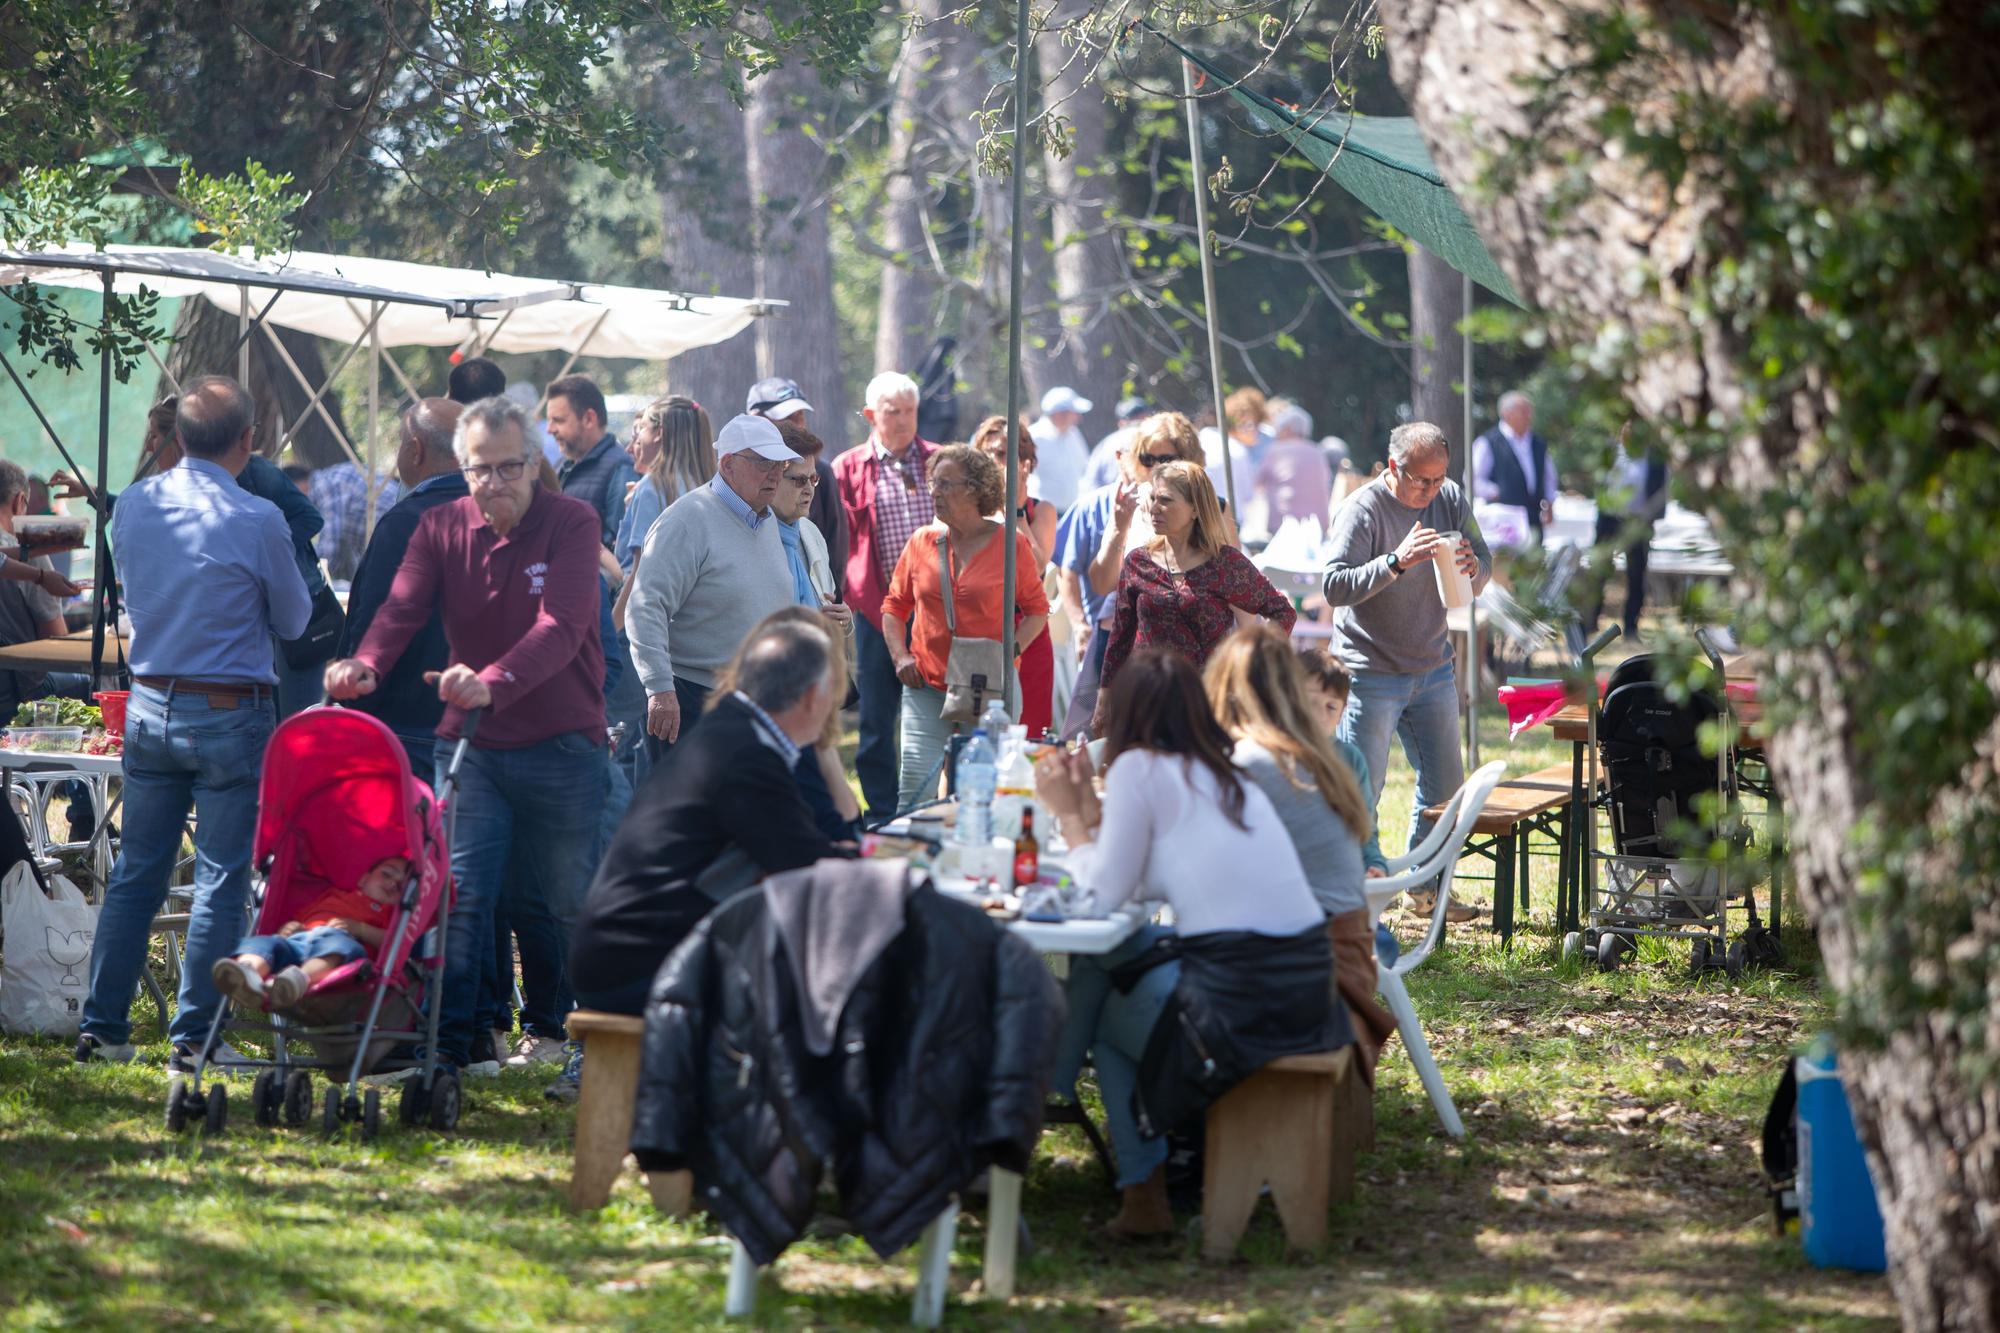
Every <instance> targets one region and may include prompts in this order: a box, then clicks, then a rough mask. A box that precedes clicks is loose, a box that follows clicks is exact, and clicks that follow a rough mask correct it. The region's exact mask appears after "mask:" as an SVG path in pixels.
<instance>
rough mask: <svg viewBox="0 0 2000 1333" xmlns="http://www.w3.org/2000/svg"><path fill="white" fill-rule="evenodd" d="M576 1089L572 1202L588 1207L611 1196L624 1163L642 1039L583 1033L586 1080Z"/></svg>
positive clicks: (582, 1208) (580, 1208) (583, 1208)
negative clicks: (589, 1035)
mask: <svg viewBox="0 0 2000 1333" xmlns="http://www.w3.org/2000/svg"><path fill="white" fill-rule="evenodd" d="M577 1091H578V1096H577V1103H576V1163H575V1166H574V1167H573V1168H572V1170H571V1174H570V1180H569V1206H570V1207H572V1208H574V1209H576V1210H577V1211H578V1212H585V1211H588V1210H589V1209H592V1208H602V1207H603V1206H604V1205H605V1204H606V1203H608V1202H610V1200H611V1187H612V1186H613V1185H615V1184H617V1183H618V1173H619V1172H620V1171H622V1170H624V1168H625V1152H626V1149H627V1147H628V1146H629V1145H630V1143H631V1141H632V1110H633V1107H634V1105H635V1103H636V1102H637V1100H638V1096H639V1042H638V1040H637V1039H636V1038H631V1039H626V1038H619V1037H614V1036H611V1035H609V1034H605V1035H600V1036H598V1037H596V1038H594V1039H593V1038H585V1039H584V1060H583V1083H582V1086H581V1087H580V1088H579V1089H578V1090H577ZM654 1197H655V1198H657V1197H658V1195H657V1194H656V1195H655V1196H654Z"/></svg>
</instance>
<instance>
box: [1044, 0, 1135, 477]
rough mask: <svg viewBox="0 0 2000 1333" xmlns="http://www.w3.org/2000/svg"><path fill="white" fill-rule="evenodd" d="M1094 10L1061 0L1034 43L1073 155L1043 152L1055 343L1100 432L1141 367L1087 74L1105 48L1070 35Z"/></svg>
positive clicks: (1104, 117) (1111, 183)
mask: <svg viewBox="0 0 2000 1333" xmlns="http://www.w3.org/2000/svg"><path fill="white" fill-rule="evenodd" d="M1089 9H1090V5H1089V4H1088V3H1085V0H1065V3H1063V4H1060V5H1058V6H1057V7H1056V10H1055V12H1054V13H1053V14H1052V15H1051V16H1050V17H1049V19H1048V21H1047V23H1046V25H1045V27H1044V30H1043V32H1042V33H1041V35H1040V36H1039V37H1038V38H1037V39H1036V43H1035V48H1036V57H1037V59H1038V61H1039V63H1040V65H1041V73H1042V100H1043V106H1044V107H1045V108H1052V109H1054V110H1055V112H1056V114H1059V115H1061V116H1064V117H1066V118H1067V119H1068V121H1069V125H1070V131H1071V135H1070V152H1069V153H1068V154H1067V155H1066V156H1065V155H1060V154H1057V153H1054V152H1049V153H1045V154H1044V170H1045V171H1046V172H1047V173H1048V200H1049V223H1050V226H1051V228H1052V230H1053V232H1054V235H1055V253H1054V266H1055V288H1056V295H1057V297H1058V298H1059V300H1060V302H1061V309H1062V341H1061V346H1060V348H1058V349H1055V350H1056V351H1058V352H1059V353H1060V355H1061V357H1062V361H1063V362H1066V372H1067V373H1066V376H1065V378H1066V379H1067V381H1068V384H1069V386H1070V387H1071V388H1073V389H1075V390H1076V391H1077V392H1078V393H1080V394H1082V395H1083V396H1084V397H1086V398H1088V399H1090V401H1091V404H1092V410H1091V413H1090V415H1089V417H1088V418H1087V419H1086V420H1087V424H1086V426H1085V428H1084V429H1085V434H1086V435H1089V436H1091V437H1092V438H1095V437H1096V436H1098V435H1102V434H1104V433H1106V432H1108V431H1109V430H1110V429H1111V427H1112V426H1113V425H1114V424H1115V421H1114V419H1113V416H1112V410H1113V405H1114V404H1115V402H1116V401H1117V398H1118V394H1119V392H1120V390H1121V389H1122V388H1123V386H1124V384H1125V380H1126V378H1127V376H1128V375H1129V374H1130V373H1131V372H1132V369H1133V367H1132V366H1131V365H1130V363H1129V358H1128V357H1127V355H1126V350H1125V348H1124V340H1123V339H1122V338H1121V337H1120V336H1119V332H1120V331H1119V327H1118V315H1117V312H1116V298H1117V293H1118V291H1119V289H1120V288H1121V287H1122V285H1123V278H1124V270H1123V265H1122V264H1121V263H1120V262H1119V258H1118V248H1117V246H1116V244H1115V243H1114V242H1113V240H1112V236H1111V225H1112V222H1111V219H1112V215H1113V213H1114V211H1115V205H1116V202H1117V201H1116V199H1115V198H1114V197H1113V195H1114V190H1115V188H1116V182H1117V180H1118V175H1117V173H1116V172H1115V171H1112V170H1110V169H1109V165H1110V163H1111V161H1112V155H1111V153H1110V152H1109V149H1108V144H1109V140H1110V109H1109V108H1108V107H1107V106H1106V105H1105V101H1104V94H1103V92H1102V90H1101V89H1100V88H1099V87H1098V85H1097V84H1096V83H1094V82H1093V83H1091V84H1089V85H1088V86H1086V85H1085V83H1084V78H1085V76H1086V75H1088V74H1089V73H1090V72H1091V71H1092V70H1093V69H1094V68H1095V67H1096V65H1097V60H1098V55H1097V53H1096V52H1094V51H1093V50H1091V49H1089V48H1085V47H1080V46H1076V45H1067V46H1066V45H1064V43H1063V33H1062V25H1063V24H1064V23H1066V22H1068V21H1069V20H1071V19H1073V18H1075V17H1078V16H1080V15H1082V14H1084V13H1086V12H1088V10H1089ZM1058 364H1061V363H1058ZM1052 369H1053V367H1052Z"/></svg>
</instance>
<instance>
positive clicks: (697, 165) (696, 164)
mask: <svg viewBox="0 0 2000 1333" xmlns="http://www.w3.org/2000/svg"><path fill="white" fill-rule="evenodd" d="M659 96H660V97H661V98H662V99H663V100H665V101H666V102H667V103H668V108H667V109H668V111H669V112H670V113H671V114H672V115H673V116H674V117H676V118H678V119H680V120H682V121H683V122H685V123H686V125H687V127H688V136H687V142H688V144H689V145H690V146H691V152H690V155H689V156H688V157H686V158H684V159H682V160H680V161H678V162H676V163H674V164H672V165H671V166H670V168H669V170H668V174H667V183H666V185H665V187H664V188H663V189H662V191H661V195H660V208H661V213H662V231H663V233H664V236H665V244H664V246H663V247H662V248H663V250H664V252H665V258H666V261H667V264H668V266H669V268H670V269H671V270H672V275H671V280H672V282H673V285H674V287H675V288H676V289H677V290H679V291H683V292H691V293H693V294H695V295H700V296H756V295H760V293H759V292H758V289H757V259H756V232H755V215H754V213H753V212H752V210H751V207H750V179H749V174H748V172H747V171H746V170H745V166H744V163H745V161H746V159H747V158H748V155H749V154H748V142H747V140H746V138H745V134H744V114H743V112H742V111H741V110H739V109H738V108H737V107H736V106H735V105H734V104H733V103H731V102H730V100H729V97H728V94H727V93H726V92H725V91H724V89H723V86H722V83H721V80H720V78H719V77H718V76H717V75H716V74H715V71H714V69H713V66H704V67H703V69H702V70H701V71H700V72H698V73H695V74H686V73H682V74H678V75H675V76H670V77H666V78H663V79H662V80H661V82H660V91H659ZM767 318H783V316H770V317H767ZM764 322H765V321H764V320H758V321H755V324H753V326H752V327H753V328H754V327H755V325H756V324H762V323H764ZM757 379H758V375H757V335H756V334H755V333H753V332H751V331H750V330H749V329H746V330H744V331H743V332H741V333H738V334H737V335H736V336H735V337H733V338H730V339H729V340H728V341H726V342H720V343H716V344H715V345H713V346H711V347H697V348H695V349H694V350H693V351H688V352H683V353H681V354H680V355H679V356H677V357H675V358H674V359H673V360H671V361H669V362H667V383H666V388H667V389H668V391H670V392H672V393H681V394H686V395H688V396H689V397H690V398H693V399H694V400H695V401H696V402H698V403H700V404H701V405H702V406H703V407H704V408H706V409H707V410H708V415H709V419H710V420H711V421H712V422H713V423H714V425H715V428H716V429H718V430H720V429H721V428H722V423H723V422H725V421H727V420H729V419H730V418H731V417H733V416H735V415H737V414H738V413H739V412H741V411H742V410H743V404H744V401H745V399H746V397H747V395H748V394H749V392H750V386H751V385H752V384H754V383H756V382H757ZM814 405H815V406H817V405H818V404H817V402H815V404H814Z"/></svg>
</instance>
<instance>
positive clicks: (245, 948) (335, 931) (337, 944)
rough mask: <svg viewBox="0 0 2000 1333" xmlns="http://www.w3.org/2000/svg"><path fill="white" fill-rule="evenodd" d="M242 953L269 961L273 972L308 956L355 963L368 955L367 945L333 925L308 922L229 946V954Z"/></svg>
mask: <svg viewBox="0 0 2000 1333" xmlns="http://www.w3.org/2000/svg"><path fill="white" fill-rule="evenodd" d="M246 953H250V954H255V955H257V956H258V957H259V958H261V959H263V960H264V961H265V962H267V963H269V964H270V965H271V970H272V971H273V972H281V971H283V970H284V969H285V968H288V967H299V966H301V965H302V964H304V963H305V962H306V960H307V959H309V958H334V959H338V960H339V964H345V963H358V962H360V961H361V960H362V959H364V958H366V957H367V956H368V949H367V946H365V945H363V944H362V943H361V941H360V940H357V939H355V938H354V937H353V936H352V935H350V934H348V933H347V932H346V931H344V930H342V929H340V928H339V927H337V926H308V927H307V928H306V929H304V930H300V931H295V932H293V933H292V934H290V935H252V936H250V937H249V938H248V939H246V940H243V941H241V942H240V943H239V944H237V946H236V947H235V948H234V949H232V950H230V956H231V957H237V956H240V955H243V954H246ZM339 964H336V966H338V965H339Z"/></svg>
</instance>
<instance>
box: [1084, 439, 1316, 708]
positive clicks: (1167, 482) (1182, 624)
mask: <svg viewBox="0 0 2000 1333" xmlns="http://www.w3.org/2000/svg"><path fill="white" fill-rule="evenodd" d="M1147 507H1148V510H1149V512H1150V514H1151V517H1152V523H1153V534H1154V535H1153V539H1152V540H1151V541H1150V542H1147V543H1146V545H1145V546H1143V547H1141V548H1140V549H1138V550H1136V551H1133V552H1132V553H1131V554H1130V555H1127V556H1126V557H1125V563H1124V565H1123V566H1122V567H1121V568H1120V570H1119V572H1118V593H1117V598H1118V601H1117V609H1116V611H1114V612H1113V614H1112V617H1111V637H1110V639H1109V641H1108V642H1107V643H1106V644H1105V647H1104V683H1103V687H1102V688H1103V689H1104V690H1105V691H1109V690H1110V688H1111V686H1112V684H1113V683H1114V682H1115V681H1116V680H1117V679H1118V673H1119V671H1120V670H1122V669H1123V667H1124V665H1125V662H1126V660H1127V659H1128V658H1130V657H1131V655H1132V653H1133V652H1134V650H1136V649H1139V648H1146V647H1163V648H1172V649H1174V650H1175V651H1176V652H1179V653H1182V654H1184V655H1185V656H1186V657H1187V658H1188V659H1189V660H1190V661H1192V662H1193V663H1194V665H1195V668H1196V670H1199V669H1200V668H1201V666H1202V664H1203V663H1205V662H1207V661H1208V655H1209V654H1210V653H1212V652H1214V651H1215V645H1217V644H1218V643H1221V642H1222V640H1223V637H1224V636H1225V635H1227V634H1228V633H1229V632H1230V630H1232V629H1234V628H1235V627H1236V625H1237V623H1238V622H1239V620H1242V619H1245V618H1248V617H1251V616H1262V617H1265V618H1266V619H1269V620H1271V621H1274V622H1276V624H1277V625H1278V627H1279V628H1280V629H1282V630H1284V631H1286V632H1287V633H1289V632H1290V631H1291V628H1292V624H1293V622H1294V621H1296V620H1297V619H1298V618H1299V613H1298V611H1297V610H1296V609H1295V608H1294V607H1293V606H1292V604H1291V602H1290V601H1289V600H1287V598H1286V597H1285V595H1284V594H1283V593H1281V592H1279V591H1278V590H1277V589H1276V588H1274V587H1273V586H1271V581H1270V580H1269V579H1267V578H1265V577H1264V571H1262V570H1261V569H1258V568H1257V566H1255V565H1253V564H1251V563H1250V557H1249V556H1247V555H1245V554H1243V552H1242V551H1240V550H1238V549H1237V548H1236V547H1234V546H1231V545H1229V538H1228V536H1227V535H1226V532H1225V530H1224V527H1223V519H1222V507H1221V506H1220V505H1219V504H1218V503H1217V502H1216V498H1215V487H1214V486H1212V485H1210V484H1209V480H1208V473H1207V472H1206V471H1204V470H1203V469H1201V468H1199V467H1196V466H1195V465H1194V464H1192V463H1164V464H1161V465H1160V466H1158V467H1156V468H1154V469H1153V490H1152V494H1151V495H1150V496H1149V497H1148V499H1147ZM1102 700H1103V695H1102V694H1100V695H1099V704H1098V709H1097V717H1096V718H1095V719H1094V722H1093V725H1092V727H1091V732H1092V734H1094V735H1099V736H1101V735H1103V734H1104V721H1105V715H1104V704H1103V702H1102Z"/></svg>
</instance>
